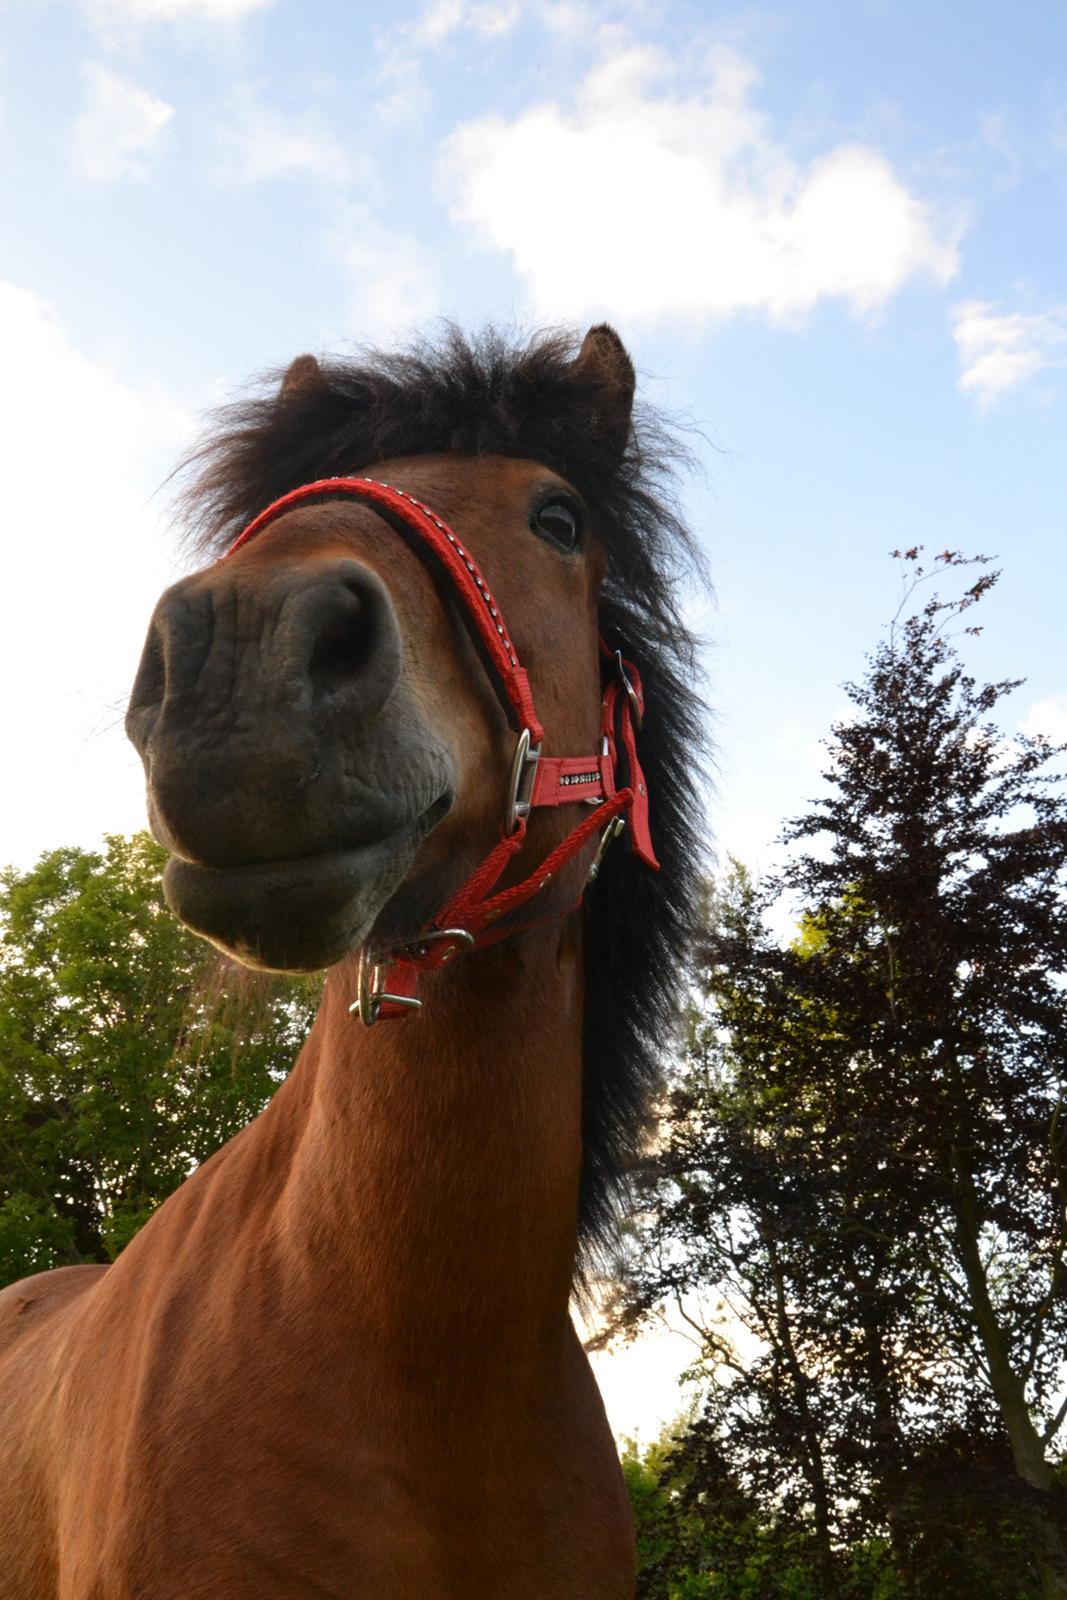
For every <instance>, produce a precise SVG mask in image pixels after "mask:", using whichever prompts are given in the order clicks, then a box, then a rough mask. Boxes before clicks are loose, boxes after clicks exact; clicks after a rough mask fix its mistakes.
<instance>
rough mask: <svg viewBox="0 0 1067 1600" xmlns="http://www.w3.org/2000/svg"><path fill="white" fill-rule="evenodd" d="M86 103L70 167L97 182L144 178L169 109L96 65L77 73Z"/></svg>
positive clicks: (87, 65)
mask: <svg viewBox="0 0 1067 1600" xmlns="http://www.w3.org/2000/svg"><path fill="white" fill-rule="evenodd" d="M81 75H82V80H83V82H84V84H85V103H84V105H83V107H82V110H81V112H80V113H79V115H78V118H77V120H76V122H75V124H74V138H73V150H74V163H75V166H76V167H77V169H78V171H79V172H81V173H82V175H83V176H84V177H86V178H91V179H92V180H93V181H94V182H96V183H113V182H116V181H118V180H119V179H122V178H144V177H146V176H147V175H148V170H149V167H150V166H151V163H152V161H153V159H154V157H155V156H156V154H157V152H158V145H159V137H160V134H161V133H162V132H163V129H164V128H165V127H166V125H167V123H168V122H169V121H170V119H171V117H172V116H173V115H174V108H173V106H169V105H168V104H167V102H166V101H165V100H157V99H156V98H155V96H154V95H151V94H149V93H148V91H147V89H142V88H140V87H139V86H138V85H137V84H136V83H131V82H130V80H129V79H128V78H120V77H119V75H118V73H116V72H111V71H110V70H109V69H108V68H107V67H102V66H100V65H98V64H97V63H95V62H86V63H85V65H84V66H83V67H82V69H81Z"/></svg>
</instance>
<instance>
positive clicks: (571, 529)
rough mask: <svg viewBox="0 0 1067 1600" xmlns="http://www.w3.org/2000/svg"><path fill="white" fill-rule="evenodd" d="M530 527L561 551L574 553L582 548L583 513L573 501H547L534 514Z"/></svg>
mask: <svg viewBox="0 0 1067 1600" xmlns="http://www.w3.org/2000/svg"><path fill="white" fill-rule="evenodd" d="M530 526H531V528H532V529H533V531H534V532H535V533H537V534H540V536H541V538H542V539H547V540H548V541H549V543H550V544H555V545H558V546H559V548H560V549H561V550H566V551H567V552H568V553H573V552H574V551H575V550H578V549H580V548H581V543H582V513H581V511H580V510H579V509H578V507H577V506H576V505H575V504H574V502H573V501H571V500H546V501H545V503H544V505H541V506H538V508H537V510H536V511H535V512H534V514H533V516H532V517H531V519H530Z"/></svg>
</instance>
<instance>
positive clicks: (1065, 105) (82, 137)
mask: <svg viewBox="0 0 1067 1600" xmlns="http://www.w3.org/2000/svg"><path fill="white" fill-rule="evenodd" d="M0 218H2V225H0V351H2V352H3V363H4V384H3V396H2V398H0V453H2V456H3V460H4V480H5V513H6V515H5V556H6V577H7V579H8V581H7V583H6V584H5V585H4V590H3V594H2V597H0V671H2V673H3V677H4V682H5V686H6V687H7V689H8V691H9V693H8V694H7V695H6V696H5V700H6V701H7V709H6V724H7V725H6V728H5V738H6V748H7V749H8V750H9V751H13V752H14V766H13V768H12V769H11V770H14V771H16V772H17V773H18V774H19V778H18V781H17V783H16V784H15V785H10V784H9V786H8V793H7V796H6V799H7V805H6V807H5V819H4V820H5V828H4V837H3V840H2V841H0V856H2V857H3V858H4V859H7V860H13V861H18V862H26V861H28V860H30V859H32V858H33V856H34V855H35V854H36V853H37V852H38V851H40V850H41V849H44V848H46V847H48V846H51V845H55V844H60V843H65V842H69V841H74V840H77V841H81V842H92V841H93V840H94V839H96V838H97V837H99V834H100V833H101V832H102V831H103V830H104V829H105V828H131V827H134V826H136V825H138V823H139V821H140V818H141V816H142V802H141V798H140V782H139V775H138V772H137V767H136V763H135V761H134V760H133V758H132V754H131V753H127V751H126V749H125V747H124V745H123V742H122V738H121V732H120V729H119V723H120V721H121V708H122V700H123V696H124V694H125V692H126V689H127V687H128V684H129V682H130V680H131V679H132V674H133V670H134V666H135V664H136V659H137V655H138V651H139V645H140V639H141V637H142V635H143V631H144V626H145V624H146V621H147V617H148V612H149V609H150V606H151V604H152V601H153V599H154V597H155V594H156V593H157V592H158V590H159V588H160V587H161V586H162V585H163V584H164V583H165V582H166V581H168V580H169V578H170V577H171V576H172V575H173V574H174V573H175V572H176V571H177V570H178V568H177V558H176V555H175V547H174V545H173V542H172V537H171V533H170V530H169V529H168V524H167V501H166V495H165V493H163V494H160V493H156V490H157V489H158V486H159V485H160V483H161V482H162V480H163V479H164V477H165V475H166V473H167V472H168V470H169V469H170V467H171V466H172V465H173V463H174V461H175V459H176V458H177V456H178V455H179V454H180V453H181V451H182V449H183V448H184V446H185V445H186V444H187V443H188V441H189V440H190V438H191V437H192V436H193V434H194V432H195V430H196V428H197V425H198V418H199V417H200V416H201V414H202V413H203V411H204V409H205V408H206V407H208V406H210V405H213V404H215V403H217V402H218V401H219V400H221V399H223V398H225V397H226V396H227V395H228V394H231V393H232V392H234V390H235V389H236V388H238V387H239V386H240V385H242V384H243V383H244V382H245V381H246V380H247V378H248V377H249V375H250V374H252V373H255V372H258V371H261V370H263V369H264V368H267V367H271V366H275V365H277V364H279V363H283V362H285V361H287V360H288V359H289V358H290V357H291V356H292V355H294V354H296V353H298V352H299V351H301V350H305V349H312V350H317V351H332V350H339V349H343V348H344V346H345V344H346V343H347V342H349V341H351V340H353V339H358V338H370V339H372V340H377V341H381V342H383V343H392V342H394V341H396V340H397V339H401V338H403V337H404V336H405V334H406V333H407V332H409V331H410V330H411V329H413V328H417V327H420V326H425V325H426V324H427V322H428V321H429V320H430V319H432V318H433V317H434V316H436V315H448V316H451V317H454V318H455V319H457V320H458V321H460V322H461V323H463V324H465V325H468V326H477V325H480V324H482V323H484V322H487V321H499V320H505V321H509V322H519V323H527V324H529V323H559V322H562V323H567V324H572V325H574V326H576V327H579V328H583V327H585V326H587V325H588V324H589V323H590V322H593V321H596V320H600V319H602V318H605V317H606V318H609V319H610V320H611V321H613V322H614V323H615V324H616V326H617V327H618V328H619V330H620V332H621V333H622V334H623V337H624V338H625V339H626V341H627V343H628V344H629V346H630V348H631V350H632V352H633V354H634V357H635V360H636V362H637V365H638V368H639V370H640V372H641V374H642V379H643V383H644V387H645V392H646V393H647V394H648V395H649V396H650V397H651V398H653V399H655V400H657V401H658V402H659V403H661V404H663V405H665V406H667V407H668V408H669V409H670V410H671V411H672V412H674V413H675V414H676V415H678V416H679V417H680V418H682V419H685V420H687V421H688V422H689V423H690V424H692V425H693V426H695V427H696V428H698V429H699V430H700V434H699V435H694V439H693V442H694V443H695V444H696V447H697V452H698V456H699V459H700V471H699V472H698V473H697V474H695V475H694V476H693V477H692V478H690V479H689V480H687V482H686V484H685V489H684V493H685V501H686V504H687V506H688V508H689V511H690V514H691V517H692V521H693V524H694V526H695V528H696V529H697V531H698V533H699V536H700V539H701V542H702V544H703V545H704V548H705V550H706V551H707V554H708V559H709V564H710V568H711V572H712V575H713V578H714V583H715V599H714V602H710V601H708V600H706V599H701V598H700V597H694V598H693V601H692V606H693V615H694V617H696V618H697V619H698V620H699V621H700V624H701V626H702V627H703V628H704V629H705V630H706V632H707V634H708V636H709V639H710V646H709V651H708V662H709V669H710V684H711V689H710V698H711V704H712V705H713V706H714V707H715V712H716V717H717V730H718V740H719V745H720V752H721V761H720V766H721V778H720V794H719V799H718V801H717V803H716V804H715V806H714V809H713V818H714V825H715V830H716V833H717V835H718V840H719V846H720V849H722V850H731V851H733V852H735V853H738V854H740V855H742V856H743V857H745V858H747V859H748V860H750V861H755V862H759V861H761V860H764V859H766V856H767V851H768V847H769V845H770V841H771V840H772V839H773V837H774V835H775V833H776V831H777V828H778V825H779V823H780V821H781V819H782V818H783V817H784V816H786V815H788V814H789V813H790V812H791V811H793V810H795V809H797V808H798V807H799V806H800V805H801V803H802V802H803V800H804V799H805V797H807V796H809V795H811V794H813V793H815V792H817V790H818V787H819V777H818V773H819V766H820V761H819V747H818V741H819V739H820V737H822V736H823V735H824V734H825V733H826V731H827V729H828V726H829V724H830V722H831V720H832V719H833V717H834V716H835V715H836V714H838V713H839V712H840V711H841V710H842V709H843V708H844V705H845V700H844V696H843V694H842V691H841V689H840V684H841V682H842V680H844V679H846V678H849V677H853V676H855V675H857V674H858V673H859V672H861V671H862V662H863V653H864V651H865V650H867V649H869V648H871V647H872V646H873V645H874V644H875V643H876V641H877V639H878V636H879V628H880V626H881V625H882V623H883V622H884V621H885V620H886V619H887V618H888V616H889V615H890V614H891V612H892V611H893V609H894V606H895V603H896V575H895V573H894V571H893V569H892V564H891V563H890V562H889V560H888V559H887V555H886V553H887V551H888V550H889V549H891V548H892V547H894V546H897V545H901V544H910V543H916V542H923V541H925V542H926V543H928V544H929V545H930V547H931V548H935V549H942V548H944V547H945V546H946V545H947V546H952V547H957V548H963V549H966V550H969V551H983V552H987V553H989V554H993V555H996V556H998V557H999V560H1000V564H1001V565H1002V566H1003V568H1004V577H1003V580H1002V582H1001V585H1000V587H999V588H998V589H997V590H996V591H995V592H994V594H993V596H992V597H991V598H990V600H989V601H988V602H987V603H986V604H985V605H984V606H983V611H984V613H985V614H984V616H982V617H981V618H980V620H981V621H982V622H984V624H985V629H986V631H985V633H984V635H983V637H982V638H981V639H980V640H978V641H976V642H975V643H974V644H973V646H971V645H969V646H968V657H969V659H970V661H971V663H972V665H973V667H974V669H975V671H976V672H977V673H978V674H979V675H981V676H987V677H1002V676H1012V677H1015V676H1024V677H1026V678H1027V680H1028V682H1027V684H1026V686H1025V688H1024V689H1022V690H1020V691H1019V692H1018V694H1017V695H1016V696H1015V698H1014V700H1013V701H1012V702H1011V703H1010V706H1009V710H1008V716H1009V718H1010V719H1014V722H1015V724H1017V725H1021V726H1025V727H1027V728H1028V729H1029V730H1031V731H1033V730H1037V729H1043V730H1045V731H1047V732H1049V733H1050V734H1051V735H1053V736H1054V737H1059V738H1064V739H1067V662H1065V652H1064V647H1063V621H1062V618H1063V609H1064V596H1065V593H1067V539H1065V537H1064V504H1065V501H1064V492H1063V491H1064V481H1063V480H1064V449H1063V438H1064V422H1065V404H1067V402H1065V393H1067V286H1065V281H1064V267H1065V255H1067V249H1065V246H1067V236H1065V231H1067V230H1065V221H1067V12H1065V11H1064V9H1063V7H1062V6H1060V5H1058V4H1052V3H1047V4H1040V3H1035V0H1020V3H1017V4H1016V5H1014V6H1013V7H1011V8H1010V10H1007V9H1005V8H1003V7H994V6H992V5H988V4H977V5H976V4H974V3H971V4H963V3H962V0H924V3H922V4H919V3H903V0H901V3H894V0H867V3H864V0H853V3H844V0H841V3H829V0H823V3H819V0H808V3H806V4H805V5H803V6H800V5H795V4H794V5H762V6H747V7H745V6H742V7H734V6H725V5H708V4H705V5H695V4H682V3H674V4H671V3H661V4H657V5H651V4H644V3H640V0H634V3H617V4H600V3H598V0H590V3H585V0H430V3H428V4H421V5H420V4H397V5H394V6H393V7H391V8H389V9H388V10H386V9H384V8H379V7H374V8H372V7H368V6H365V5H361V4H348V5H341V4H339V3H336V0H332V3H331V0H300V3H299V4H297V3H296V0H273V3H272V0H84V3H81V4H77V3H67V4H63V3H59V0H56V3H51V4H50V3H48V0H6V3H4V0H0Z"/></svg>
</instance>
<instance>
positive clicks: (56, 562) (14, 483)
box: [0, 280, 190, 864]
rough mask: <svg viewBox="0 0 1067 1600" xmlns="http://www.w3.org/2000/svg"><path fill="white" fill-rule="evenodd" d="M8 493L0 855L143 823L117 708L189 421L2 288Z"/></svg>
mask: <svg viewBox="0 0 1067 1600" xmlns="http://www.w3.org/2000/svg"><path fill="white" fill-rule="evenodd" d="M0 349H2V350H3V352H4V383H3V387H2V389H0V437H2V438H3V440H4V449H5V453H6V456H7V459H8V460H9V461H10V462H12V463H16V462H17V463H18V470H17V471H14V470H13V471H10V472H9V473H8V474H7V477H6V479H5V485H4V583H3V585H2V587H0V680H2V681H3V683H4V684H5V685H7V687H8V689H9V691H10V692H9V693H7V694H5V697H4V723H3V733H2V738H3V741H4V750H5V759H6V766H5V770H6V772H7V774H8V776H7V781H6V783H5V787H4V810H3V817H4V827H3V832H2V834H0V861H4V862H9V861H13V862H17V863H19V864H25V863H27V862H29V861H30V860H32V859H33V858H34V857H35V856H36V855H37V854H38V853H39V852H40V851H41V850H44V849H47V848H51V847H53V846H55V845H59V844H66V843H92V842H94V841H95V840H98V839H99V837H100V835H101V834H102V832H103V831H104V830H105V829H122V830H125V829H131V828H135V827H138V826H142V825H143V821H144V803H143V797H142V780H141V777H140V773H139V770H138V763H137V760H136V757H135V756H134V754H133V751H132V748H131V747H130V746H128V745H127V743H126V741H125V739H124V737H123V734H122V711H123V707H124V704H125V699H126V696H127V694H128V691H129V687H130V684H131V683H132V681H133V674H134V671H135V669H136V665H137V660H138V656H139V654H140V648H141V641H142V639H143V637H144V632H145V628H146V626H147V623H148V616H149V613H150V610H151V607H152V605H153V603H154V601H155V598H156V596H157V595H158V593H159V592H160V590H161V589H162V588H163V586H164V585H165V584H166V583H167V582H168V581H170V580H171V578H172V576H173V569H172V563H171V561H170V559H169V558H168V556H167V555H166V553H165V543H164V540H163V537H162V529H161V526H160V517H159V513H158V511H157V510H156V509H155V508H153V507H152V506H151V505H150V504H149V503H148V502H149V496H150V495H151V493H152V491H153V489H154V488H155V487H156V485H157V484H158V483H159V482H160V481H161V479H162V477H163V476H164V474H165V473H166V471H167V470H168V469H169V467H170V466H172V465H173V462H174V458H175V456H176V454H177V453H178V451H179V449H180V448H181V447H182V445H183V444H184V443H185V441H186V440H187V439H188V437H189V432H190V423H189V420H188V419H187V418H186V417H185V416H184V415H182V414H181V413H179V412H177V411H175V410H174V409H173V408H171V407H169V406H168V405H166V404H165V403H160V402H158V401H152V402H148V401H146V400H145V399H144V398H143V397H141V396H139V395H137V394H136V393H134V392H133V391H132V390H131V389H130V388H129V387H128V386H126V385H125V384H123V383H122V382H120V381H119V380H118V379H117V378H116V377H114V376H112V375H111V374H110V373H108V372H106V371H105V370H103V369H102V368H101V367H99V366H97V365H96V364H94V363H93V362H91V361H89V360H88V359H87V358H86V357H85V356H84V355H82V354H81V353H80V352H79V351H78V350H77V349H76V348H75V347H74V346H73V345H72V344H71V342H70V340H69V338H68V337H67V334H66V333H65V331H64V329H63V327H62V326H61V325H60V323H59V321H58V320H57V318H56V316H55V315H54V314H53V312H52V311H51V310H50V309H49V307H48V306H47V305H45V304H44V302H43V301H42V300H40V299H39V298H38V297H37V296H36V295H34V294H32V293H30V292H28V291H27V290H25V289H20V288H17V287H15V286H14V285H13V284H10V283H6V282H3V281H2V280H0Z"/></svg>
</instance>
